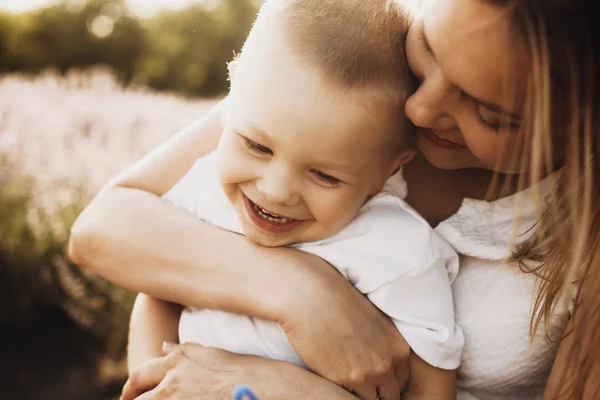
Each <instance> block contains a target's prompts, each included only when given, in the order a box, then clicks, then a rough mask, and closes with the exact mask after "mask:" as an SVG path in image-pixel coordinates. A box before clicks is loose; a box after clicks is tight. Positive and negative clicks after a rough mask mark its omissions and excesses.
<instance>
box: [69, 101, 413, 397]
mask: <svg viewBox="0 0 600 400" xmlns="http://www.w3.org/2000/svg"><path fill="white" fill-rule="evenodd" d="M224 107H225V104H223V103H222V104H220V105H219V106H218V107H216V108H215V109H214V110H213V111H212V112H210V113H209V114H208V115H206V116H205V117H204V118H202V119H201V120H199V121H198V122H196V123H195V124H194V125H193V126H191V127H190V128H188V129H185V130H184V131H182V132H180V133H179V134H177V135H176V136H174V137H173V138H171V139H170V140H168V141H167V142H166V143H165V144H163V145H162V146H160V147H158V148H157V149H156V150H154V151H153V152H151V153H150V154H149V155H148V156H146V157H144V158H143V159H142V160H141V161H139V162H138V163H136V164H135V165H134V166H133V167H131V168H129V169H128V170H127V171H125V172H124V173H123V174H121V175H120V176H118V177H117V178H116V179H115V180H113V181H112V182H111V183H110V184H108V185H107V186H106V187H105V188H104V189H103V190H102V191H101V192H100V193H99V194H98V196H96V198H95V199H94V200H93V201H92V203H91V204H90V205H89V206H88V207H87V208H86V209H85V210H84V211H83V213H82V214H81V215H80V216H79V218H78V219H77V221H76V222H75V224H74V226H73V228H72V232H71V239H70V242H69V255H70V257H71V258H72V259H73V261H74V262H75V263H76V264H79V265H81V266H84V267H87V268H90V269H91V270H93V271H95V272H96V273H98V274H99V275H101V276H103V277H104V278H106V279H108V280H110V281H112V282H115V283H117V284H119V285H121V286H124V287H125V288H127V289H130V290H132V291H136V292H142V293H146V294H148V295H150V296H152V297H156V298H160V299H164V300H167V301H171V302H174V303H178V304H185V305H190V306H195V307H199V308H209V309H217V310H222V311H229V312H234V313H239V314H243V315H250V316H254V317H258V318H264V319H268V320H273V321H277V322H279V323H280V324H281V325H282V327H283V328H284V330H285V331H286V334H287V336H288V338H289V340H290V342H291V343H292V345H293V347H294V349H295V350H296V352H297V353H298V354H299V355H300V356H301V357H302V358H303V360H304V361H305V363H306V364H307V365H308V366H309V367H310V368H311V369H312V370H313V371H315V372H317V373H319V374H320V375H322V376H325V377H327V378H328V379H330V380H331V381H333V382H336V383H338V384H343V385H345V386H346V387H352V388H354V387H358V386H364V385H365V384H369V385H377V386H378V387H393V386H395V387H398V386H400V388H403V387H404V385H405V382H406V379H405V376H406V371H407V366H406V363H407V359H408V355H409V353H410V349H409V347H408V345H407V343H406V342H405V341H404V340H403V339H402V337H401V336H400V334H399V333H398V331H397V330H396V329H395V327H394V325H393V324H392V323H391V321H389V320H388V319H387V318H386V317H385V316H384V315H383V314H382V313H381V312H379V310H377V309H376V308H375V307H374V306H373V305H372V304H371V303H370V302H369V301H368V300H366V299H365V298H364V296H363V295H362V294H360V293H359V292H358V291H356V290H355V289H354V288H353V287H352V286H351V285H350V284H349V283H348V282H347V281H346V280H345V279H344V278H343V277H342V276H341V275H340V274H339V273H338V272H337V271H336V270H335V269H334V268H332V267H331V266H330V265H328V264H327V263H325V262H324V261H323V260H321V259H319V258H318V257H316V256H314V255H310V254H307V253H303V252H299V251H296V250H292V249H287V248H277V249H268V248H263V247H260V246H257V245H254V244H252V243H250V242H249V241H247V240H245V239H244V238H243V237H242V236H240V235H236V234H233V233H230V232H226V231H223V230H220V229H218V228H215V227H214V226H211V225H209V224H206V223H204V222H202V221H200V220H198V219H196V218H194V217H193V216H191V215H189V214H187V213H185V212H183V211H180V210H178V209H176V208H175V207H174V206H173V205H172V204H170V203H169V202H167V201H164V200H162V199H161V198H160V196H161V195H163V194H164V193H165V192H166V191H168V190H169V189H170V188H171V187H172V186H173V185H174V184H175V183H176V182H177V181H178V180H179V179H180V178H181V177H182V176H183V175H184V174H185V173H186V172H187V171H188V170H189V169H190V168H191V166H192V165H193V163H194V161H195V160H196V159H197V158H199V157H202V156H203V155H206V154H207V153H209V152H210V151H212V150H213V149H214V148H215V147H216V146H217V142H218V140H219V137H220V135H221V131H222V123H221V120H222V113H223V108H224Z"/></svg>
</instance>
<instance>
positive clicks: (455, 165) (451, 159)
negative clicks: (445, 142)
mask: <svg viewBox="0 0 600 400" xmlns="http://www.w3.org/2000/svg"><path fill="white" fill-rule="evenodd" d="M425 140H426V139H421V140H419V142H418V148H419V150H420V151H421V153H422V154H423V156H424V157H425V159H426V160H427V162H429V164H431V165H433V166H434V167H436V168H439V169H447V170H456V169H464V168H483V167H482V165H481V163H480V162H479V161H478V160H477V159H475V157H474V156H473V155H472V154H471V152H469V151H468V150H467V149H465V150H448V149H442V148H439V147H437V146H435V145H433V144H430V143H424V141H425Z"/></svg>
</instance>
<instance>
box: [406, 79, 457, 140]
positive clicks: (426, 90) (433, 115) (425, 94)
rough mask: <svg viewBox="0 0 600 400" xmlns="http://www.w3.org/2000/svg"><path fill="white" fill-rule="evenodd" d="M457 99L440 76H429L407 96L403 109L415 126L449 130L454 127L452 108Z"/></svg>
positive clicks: (452, 89)
mask: <svg viewBox="0 0 600 400" xmlns="http://www.w3.org/2000/svg"><path fill="white" fill-rule="evenodd" d="M458 100H459V99H458V98H457V96H456V94H455V89H454V88H452V87H451V85H449V84H448V83H446V82H444V81H443V79H441V78H438V79H436V78H433V77H430V78H427V79H425V80H424V81H423V83H421V86H420V87H419V88H418V89H417V91H416V92H415V93H414V94H413V95H412V96H410V97H409V99H408V100H407V101H406V105H405V108H404V110H405V112H406V116H407V117H408V118H409V119H410V120H411V121H412V123H413V124H414V125H416V126H420V127H424V128H432V129H439V130H450V129H453V128H455V127H456V121H455V120H454V117H453V116H452V110H453V106H454V102H456V101H458Z"/></svg>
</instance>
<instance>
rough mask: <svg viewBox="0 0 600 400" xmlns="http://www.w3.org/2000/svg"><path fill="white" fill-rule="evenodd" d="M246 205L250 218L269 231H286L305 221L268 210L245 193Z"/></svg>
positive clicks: (276, 232) (275, 232)
mask: <svg viewBox="0 0 600 400" xmlns="http://www.w3.org/2000/svg"><path fill="white" fill-rule="evenodd" d="M242 195H243V196H244V205H245V206H246V214H247V215H248V217H249V218H250V220H251V221H252V222H253V223H254V224H255V225H256V226H257V227H259V228H260V229H263V230H265V231H267V232H269V233H274V234H278V233H286V232H289V231H291V230H292V229H294V228H295V227H297V226H298V225H300V224H301V223H303V222H304V221H303V220H298V219H293V218H288V217H285V216H283V215H277V214H274V213H273V212H271V211H269V210H266V209H264V208H262V207H260V206H259V205H257V204H256V203H254V202H253V201H252V200H250V199H249V198H248V197H246V195H244V194H243V193H242Z"/></svg>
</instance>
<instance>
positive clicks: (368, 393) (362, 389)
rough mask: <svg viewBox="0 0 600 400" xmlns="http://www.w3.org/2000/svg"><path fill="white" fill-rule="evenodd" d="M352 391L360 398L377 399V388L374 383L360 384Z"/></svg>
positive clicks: (364, 399) (361, 399)
mask: <svg viewBox="0 0 600 400" xmlns="http://www.w3.org/2000/svg"><path fill="white" fill-rule="evenodd" d="M352 393H353V394H354V395H355V396H356V397H358V398H359V399H360V400H376V399H377V388H376V387H375V386H372V385H364V386H359V387H357V388H356V389H354V390H352Z"/></svg>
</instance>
